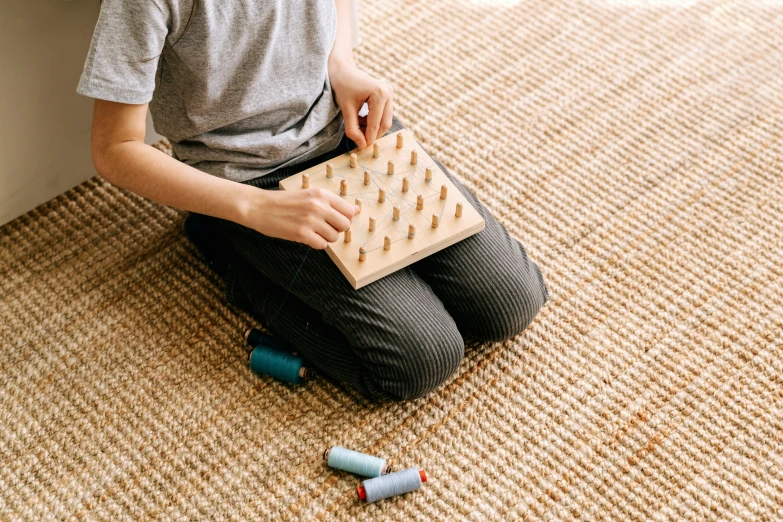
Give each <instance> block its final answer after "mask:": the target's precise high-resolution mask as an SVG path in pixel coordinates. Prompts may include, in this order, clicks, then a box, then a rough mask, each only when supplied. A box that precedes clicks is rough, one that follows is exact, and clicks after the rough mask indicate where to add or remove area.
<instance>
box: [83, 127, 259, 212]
mask: <svg viewBox="0 0 783 522" xmlns="http://www.w3.org/2000/svg"><path fill="white" fill-rule="evenodd" d="M95 165H96V168H97V169H98V173H99V174H100V175H101V176H102V177H104V178H105V179H106V180H107V181H109V182H111V183H113V184H115V185H117V186H119V187H122V188H124V189H127V190H130V191H131V192H134V193H136V194H139V195H140V196H143V197H145V198H149V199H151V200H153V201H157V202H158V203H163V204H164V205H169V206H171V207H175V208H178V209H182V210H188V211H191V212H198V213H200V214H207V215H210V216H214V217H218V218H222V219H227V220H230V221H235V222H237V223H241V224H245V223H246V222H247V216H248V213H249V193H248V191H249V190H255V192H257V193H258V194H253V197H255V198H257V197H259V196H262V194H261V193H264V192H265V191H259V190H258V189H255V188H254V187H249V186H247V185H243V184H241V183H236V182H233V181H230V180H226V179H222V178H218V177H216V176H212V175H210V174H207V173H205V172H202V171H200V170H198V169H195V168H193V167H190V166H188V165H185V164H184V163H181V162H179V161H177V160H175V159H174V158H171V157H170V156H168V155H166V154H164V153H163V152H160V151H159V150H157V149H154V148H153V147H151V146H149V145H146V144H145V143H143V142H141V141H136V140H130V141H125V142H121V143H116V144H113V145H111V146H108V147H106V148H105V149H104V150H102V151H101V152H100V154H99V155H98V156H96V157H95Z"/></svg>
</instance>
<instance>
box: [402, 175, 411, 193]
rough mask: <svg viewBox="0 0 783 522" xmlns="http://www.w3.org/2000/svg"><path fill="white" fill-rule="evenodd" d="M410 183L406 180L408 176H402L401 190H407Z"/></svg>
mask: <svg viewBox="0 0 783 522" xmlns="http://www.w3.org/2000/svg"><path fill="white" fill-rule="evenodd" d="M409 185H410V182H409V181H408V178H402V191H403V192H408V186H409Z"/></svg>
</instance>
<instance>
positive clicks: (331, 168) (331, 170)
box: [326, 163, 334, 178]
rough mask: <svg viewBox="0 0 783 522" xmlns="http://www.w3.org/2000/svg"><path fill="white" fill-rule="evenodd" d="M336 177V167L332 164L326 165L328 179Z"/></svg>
mask: <svg viewBox="0 0 783 522" xmlns="http://www.w3.org/2000/svg"><path fill="white" fill-rule="evenodd" d="M333 176H334V166H333V165H332V164H331V163H327V164H326V177H327V178H331V177H333Z"/></svg>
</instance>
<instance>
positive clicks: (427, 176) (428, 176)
mask: <svg viewBox="0 0 783 522" xmlns="http://www.w3.org/2000/svg"><path fill="white" fill-rule="evenodd" d="M424 181H426V182H427V183H429V182H430V181H432V168H431V167H427V168H426V169H424Z"/></svg>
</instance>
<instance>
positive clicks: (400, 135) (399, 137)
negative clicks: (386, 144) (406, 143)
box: [397, 134, 402, 149]
mask: <svg viewBox="0 0 783 522" xmlns="http://www.w3.org/2000/svg"><path fill="white" fill-rule="evenodd" d="M397 148H398V149H401V148H402V134H397Z"/></svg>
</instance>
